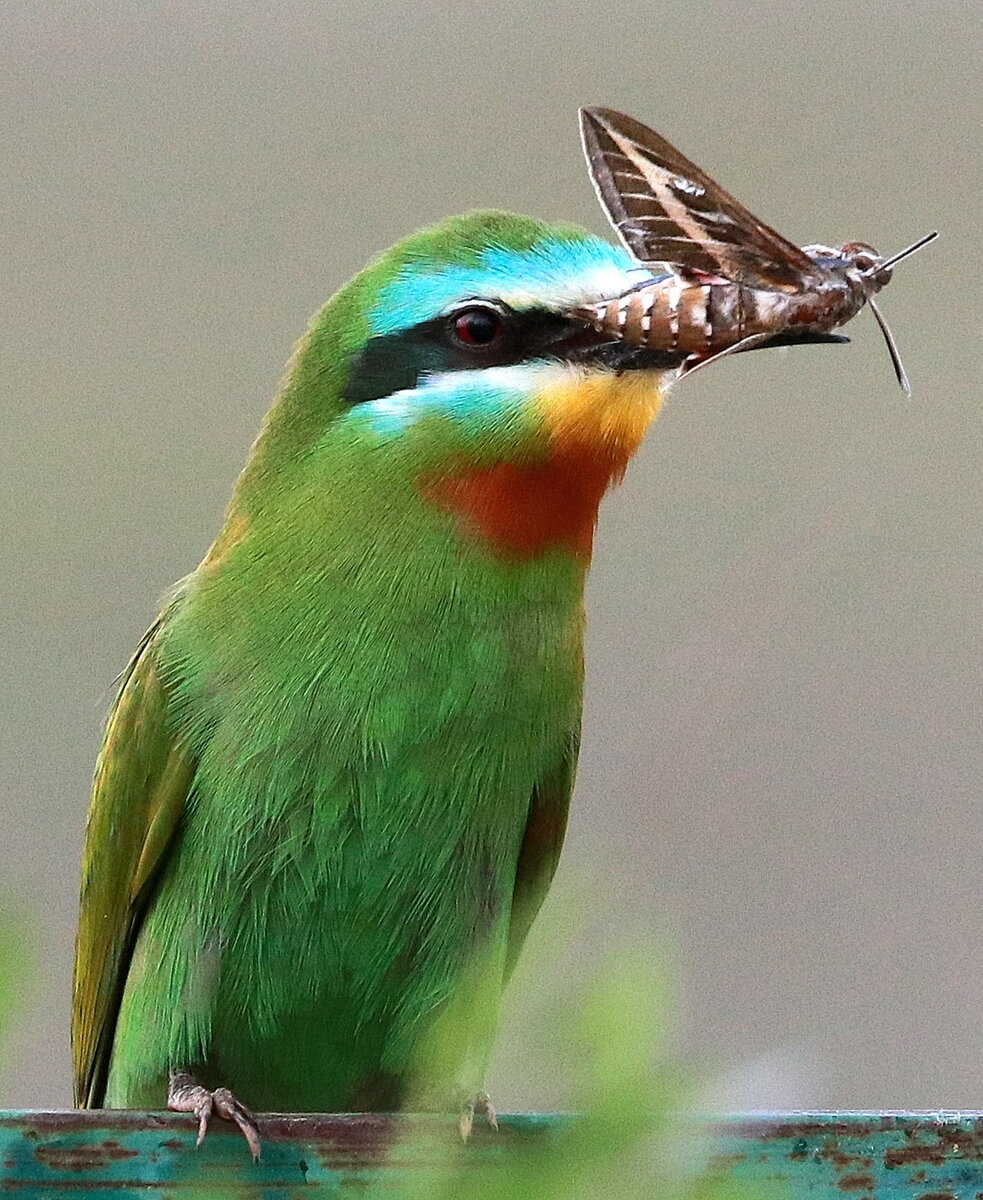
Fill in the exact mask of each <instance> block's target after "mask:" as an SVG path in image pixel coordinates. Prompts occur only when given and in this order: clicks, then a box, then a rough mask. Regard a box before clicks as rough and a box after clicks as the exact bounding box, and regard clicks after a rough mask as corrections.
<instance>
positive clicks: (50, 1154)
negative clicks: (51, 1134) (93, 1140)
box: [34, 1139, 137, 1172]
mask: <svg viewBox="0 0 983 1200" xmlns="http://www.w3.org/2000/svg"><path fill="white" fill-rule="evenodd" d="M136 1156H137V1151H136V1150H127V1149H125V1147H123V1146H121V1145H120V1144H119V1142H116V1141H113V1140H112V1139H107V1140H106V1141H104V1142H102V1143H100V1144H98V1145H85V1144H80V1143H76V1144H75V1145H71V1144H70V1145H67V1146H38V1148H37V1150H35V1152H34V1157H35V1158H36V1159H37V1161H38V1162H39V1163H40V1164H41V1165H42V1166H43V1167H47V1168H48V1170H49V1171H67V1172H75V1171H95V1170H98V1169H99V1168H101V1167H105V1166H107V1165H108V1164H109V1163H113V1162H120V1161H121V1160H122V1159H127V1158H136Z"/></svg>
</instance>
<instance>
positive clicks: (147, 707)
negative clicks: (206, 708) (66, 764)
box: [72, 620, 194, 1108]
mask: <svg viewBox="0 0 983 1200" xmlns="http://www.w3.org/2000/svg"><path fill="white" fill-rule="evenodd" d="M160 629H161V620H158V621H157V622H156V623H155V625H154V626H153V627H152V628H151V629H150V631H149V632H148V633H147V635H146V637H145V638H144V639H143V642H142V643H141V644H140V646H139V648H138V649H137V652H136V653H135V654H134V656H133V658H132V659H131V660H130V663H129V665H128V667H127V669H126V671H125V673H124V675H123V680H122V683H121V685H120V689H119V693H118V695H117V697H116V701H115V703H114V705H113V709H112V712H111V713H110V717H109V723H108V725H107V729H106V737H105V741H104V742H103V747H102V751H101V753H100V755H99V759H98V762H97V763H96V771H95V783H94V788H93V795H92V804H91V807H90V809H89V818H88V824H87V827H86V837H85V851H84V854H83V859H82V897H81V911H80V914H79V928H78V940H77V943H76V952H75V987H74V995H73V1006H72V1056H73V1060H74V1072H75V1103H76V1104H77V1105H78V1106H79V1107H80V1108H95V1107H98V1106H99V1105H100V1104H101V1103H102V1102H103V1096H104V1092H105V1085H106V1075H107V1072H108V1069H109V1059H110V1054H111V1052H112V1044H113V1035H114V1032H115V1027H116V1017H117V1014H118V1011H119V1004H120V998H121V996H122V992H123V985H124V983H125V982H126V973H127V969H128V967H129V961H130V956H131V954H132V952H133V944H134V941H135V939H136V936H137V934H138V933H139V930H140V924H141V922H142V920H143V915H144V912H145V911H146V906H147V902H148V900H149V898H150V894H151V891H152V887H153V884H154V882H155V880H156V877H157V875H158V872H159V870H160V868H161V865H162V864H163V862H164V860H165V858H166V855H167V851H168V849H169V847H170V845H171V843H172V841H173V839H174V834H175V831H176V830H177V828H178V825H179V823H180V820H181V816H182V813H183V811H184V803H185V799H186V797H187V794H188V788H189V787H190V785H191V779H192V776H193V775H194V763H193V762H192V761H191V759H190V757H189V755H188V754H187V752H186V751H185V749H184V747H183V746H182V745H181V744H180V742H178V741H176V740H175V738H174V736H173V734H172V733H171V730H170V728H169V725H168V719H167V696H166V692H165V689H164V687H163V684H162V683H161V680H160V676H159V673H158V664H157V643H158V639H159V635H160Z"/></svg>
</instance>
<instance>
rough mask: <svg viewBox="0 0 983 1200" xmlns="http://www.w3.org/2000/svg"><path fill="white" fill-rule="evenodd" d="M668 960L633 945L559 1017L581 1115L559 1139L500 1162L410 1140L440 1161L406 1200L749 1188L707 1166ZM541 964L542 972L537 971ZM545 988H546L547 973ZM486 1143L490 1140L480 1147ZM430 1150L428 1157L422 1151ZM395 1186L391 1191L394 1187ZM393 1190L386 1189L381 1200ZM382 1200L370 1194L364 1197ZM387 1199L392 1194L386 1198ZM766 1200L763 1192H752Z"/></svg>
mask: <svg viewBox="0 0 983 1200" xmlns="http://www.w3.org/2000/svg"><path fill="white" fill-rule="evenodd" d="M664 961H665V954H664V953H660V952H659V951H658V949H657V948H656V947H652V946H648V945H636V946H633V947H628V948H625V949H622V950H621V951H619V952H616V953H614V954H611V955H609V956H608V958H607V960H606V961H605V962H604V963H603V964H602V965H601V966H600V968H598V969H597V970H596V972H595V973H594V975H593V976H592V977H591V978H590V979H589V981H588V982H587V983H586V985H585V987H584V988H583V990H582V992H581V994H580V995H579V996H578V997H576V998H571V999H568V1000H566V1001H563V1002H561V1004H560V1007H559V1011H557V1012H555V1013H554V1017H555V1023H554V1031H555V1034H556V1038H557V1041H558V1042H564V1043H566V1048H567V1049H568V1050H572V1051H573V1058H572V1061H573V1062H574V1064H575V1068H574V1078H573V1080H572V1090H571V1100H572V1108H573V1111H574V1112H575V1113H576V1114H577V1115H576V1116H574V1117H572V1118H571V1119H569V1120H567V1121H563V1120H562V1119H558V1120H557V1122H556V1125H555V1128H554V1131H553V1132H552V1134H551V1135H550V1136H549V1137H547V1138H544V1139H543V1140H538V1139H533V1138H531V1139H530V1141H529V1143H528V1144H527V1145H521V1144H520V1145H516V1144H515V1143H512V1144H510V1145H509V1146H508V1148H507V1152H503V1153H502V1154H501V1155H499V1156H497V1157H496V1159H494V1160H493V1161H487V1159H486V1157H485V1156H482V1160H481V1161H480V1162H476V1160H475V1158H474V1157H473V1156H472V1157H470V1158H469V1154H468V1149H469V1148H468V1147H466V1146H459V1145H452V1144H449V1143H448V1141H447V1140H446V1139H444V1138H439V1139H438V1138H433V1137H431V1138H430V1139H429V1143H428V1144H427V1145H426V1146H425V1147H424V1146H422V1145H421V1144H420V1143H421V1140H423V1139H421V1137H420V1135H411V1136H410V1139H409V1140H408V1141H407V1142H404V1143H403V1145H402V1147H400V1149H399V1151H397V1153H402V1154H405V1153H406V1152H407V1151H409V1152H410V1155H411V1156H412V1157H413V1158H417V1157H418V1156H420V1157H425V1158H426V1159H427V1160H428V1161H429V1162H430V1163H439V1164H440V1168H441V1169H440V1171H439V1172H437V1173H434V1174H439V1175H440V1177H441V1178H440V1182H439V1183H435V1182H434V1174H431V1173H430V1172H428V1174H429V1175H430V1178H428V1179H427V1180H425V1181H422V1182H421V1183H420V1184H419V1186H418V1187H415V1188H412V1189H411V1190H408V1191H406V1192H405V1193H401V1195H405V1196H406V1197H407V1200H503V1198H505V1200H596V1198H597V1197H603V1200H649V1198H652V1197H658V1198H659V1200H736V1198H737V1197H738V1196H742V1197H746V1196H747V1190H746V1189H742V1188H739V1187H738V1186H737V1185H735V1184H734V1182H733V1181H732V1180H727V1179H724V1178H722V1177H721V1176H720V1175H718V1174H714V1173H713V1172H712V1171H711V1170H710V1168H709V1167H708V1165H707V1164H708V1162H709V1159H710V1156H711V1154H712V1149H711V1148H710V1147H709V1146H708V1145H707V1144H706V1139H705V1134H704V1133H703V1127H702V1126H701V1125H700V1123H699V1122H697V1121H696V1120H694V1119H693V1118H688V1117H687V1115H686V1114H687V1111H688V1110H689V1109H691V1107H692V1100H693V1096H694V1092H695V1089H696V1086H697V1080H695V1079H694V1078H693V1077H692V1076H691V1074H690V1073H689V1072H688V1071H687V1070H685V1069H684V1067H683V1066H682V1065H681V1064H679V1063H677V1062H676V1061H675V1060H674V1059H673V1056H672V1053H671V1050H670V1046H669V1030H670V1028H671V1016H672V1005H671V1002H670V989H669V988H668V986H667V977H666V971H665V969H664V967H663V965H662V964H663V963H664ZM539 965H540V966H542V965H543V964H542V963H540V964H539ZM544 978H549V974H548V973H547V974H546V975H545V976H544ZM487 1145H488V1142H487V1140H486V1141H485V1146H487ZM424 1151H425V1153H424ZM390 1186H391V1185H390ZM383 1191H387V1189H386V1187H385V1186H384V1185H380V1188H379V1191H378V1194H379V1195H381V1194H382V1192H383ZM368 1194H369V1195H370V1196H371V1195H375V1194H376V1192H375V1191H374V1190H371V1189H370V1191H369V1193H368ZM387 1194H391V1192H387ZM754 1194H755V1195H756V1196H760V1195H761V1194H762V1193H761V1189H756V1190H755V1193H754Z"/></svg>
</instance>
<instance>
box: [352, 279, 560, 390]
mask: <svg viewBox="0 0 983 1200" xmlns="http://www.w3.org/2000/svg"><path fill="white" fill-rule="evenodd" d="M480 303H481V302H480V301H477V300H476V301H474V302H471V303H470V304H469V303H467V302H465V303H462V304H461V305H459V306H458V307H457V308H456V309H455V310H454V311H453V312H451V313H450V314H448V315H446V316H442V317H437V318H435V319H433V320H431V321H423V322H421V323H420V324H419V325H413V326H411V327H410V328H409V329H403V330H400V332H399V333H390V334H385V335H384V336H381V337H374V338H370V339H369V341H368V342H366V344H365V345H364V346H363V347H362V349H361V350H360V351H359V353H358V354H357V355H355V357H354V359H353V360H352V364H351V368H350V370H349V373H348V379H347V381H346V383H345V386H344V388H343V390H342V398H343V399H344V400H346V401H347V402H348V403H349V404H364V403H366V402H367V401H370V400H380V399H382V397H383V396H391V395H392V393H393V392H400V391H404V390H406V389H408V388H413V387H416V385H417V383H418V382H419V380H420V377H421V376H422V375H426V374H430V373H434V372H444V371H473V370H475V369H476V368H481V367H492V366H495V367H501V366H511V365H513V364H515V363H520V362H524V361H525V360H526V359H530V358H537V357H543V356H546V355H548V354H549V353H550V349H551V347H552V346H554V344H555V343H557V342H558V341H561V340H562V339H563V337H564V336H566V335H569V334H572V333H574V332H575V331H577V330H578V329H580V328H581V326H580V325H579V324H578V323H577V322H574V321H570V320H568V319H567V318H565V317H562V316H560V315H558V314H556V313H550V312H546V311H545V310H543V309H533V310H530V311H529V312H524V313H517V312H512V311H509V310H500V309H498V307H497V306H496V307H495V308H494V309H493V311H501V314H502V334H501V336H500V337H497V338H495V339H493V340H492V341H490V342H489V343H488V344H486V345H481V344H475V345H466V344H464V343H463V342H461V340H460V339H459V338H458V337H456V336H455V334H454V321H455V318H456V317H457V316H458V315H460V313H462V312H463V311H465V310H467V309H468V308H473V307H477V306H478V305H480Z"/></svg>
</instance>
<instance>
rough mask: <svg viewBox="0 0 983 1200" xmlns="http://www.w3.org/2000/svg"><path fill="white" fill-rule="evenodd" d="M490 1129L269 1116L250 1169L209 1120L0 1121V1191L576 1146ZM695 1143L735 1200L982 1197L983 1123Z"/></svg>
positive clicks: (838, 1126)
mask: <svg viewBox="0 0 983 1200" xmlns="http://www.w3.org/2000/svg"><path fill="white" fill-rule="evenodd" d="M500 1123H501V1129H500V1132H499V1133H497V1134H495V1133H494V1132H492V1131H490V1130H487V1129H480V1128H479V1129H476V1131H475V1134H474V1136H473V1138H472V1141H471V1143H470V1144H469V1145H468V1146H467V1147H466V1148H464V1149H463V1150H462V1149H461V1148H460V1147H459V1146H458V1145H457V1144H456V1141H455V1139H456V1136H457V1135H456V1125H455V1122H453V1121H452V1120H444V1119H442V1118H439V1117H429V1116H399V1117H391V1116H385V1115H372V1114H368V1115H367V1114H355V1115H347V1116H345V1115H343V1116H336V1115H311V1116H295V1115H268V1116H264V1117H263V1118H262V1119H261V1124H262V1132H263V1158H262V1161H261V1162H259V1163H256V1164H254V1163H253V1162H252V1161H251V1160H250V1158H249V1155H248V1152H247V1150H246V1147H245V1145H244V1143H243V1141H242V1139H241V1137H240V1136H239V1135H238V1134H237V1133H236V1132H234V1131H233V1130H232V1129H231V1128H230V1127H227V1126H225V1125H224V1123H222V1122H216V1123H215V1125H214V1128H213V1129H212V1130H211V1131H210V1133H209V1135H208V1137H207V1138H206V1140H205V1144H204V1145H203V1146H202V1147H201V1149H200V1150H196V1149H195V1144H194V1143H195V1138H194V1128H193V1122H192V1120H191V1119H190V1118H189V1117H186V1116H183V1115H178V1114H175V1113H158V1112H114V1111H92V1112H75V1111H71V1110H65V1111H55V1112H11V1113H0V1193H10V1194H12V1195H18V1196H20V1197H25V1198H31V1197H38V1200H43V1198H46V1197H65V1196H76V1197H82V1196H85V1197H87V1198H88V1200H110V1198H112V1200H120V1198H121V1197H128V1196H134V1197H135V1196H141V1197H150V1198H152V1200H163V1198H164V1197H182V1196H192V1195H194V1196H196V1197H197V1196H202V1197H209V1196H216V1197H217V1196H222V1197H230V1196H242V1197H250V1198H254V1197H263V1198H264V1200H273V1198H275V1200H292V1198H293V1197H295V1196H296V1197H301V1196H308V1197H310V1196H311V1195H312V1193H316V1195H317V1196H318V1197H326V1198H333V1197H343V1196H347V1197H351V1196H353V1195H364V1194H365V1193H366V1192H367V1191H369V1190H370V1189H371V1190H372V1194H373V1195H374V1194H376V1189H378V1190H379V1191H380V1192H382V1193H383V1194H384V1195H385V1196H387V1197H391V1198H392V1200H399V1197H401V1196H403V1195H406V1194H408V1193H409V1192H410V1191H411V1190H412V1191H413V1194H414V1195H419V1194H421V1192H420V1189H421V1188H425V1187H426V1185H427V1184H428V1182H432V1184H433V1185H434V1187H435V1188H438V1189H439V1187H440V1185H441V1184H442V1183H446V1181H447V1178H448V1173H449V1171H450V1169H451V1155H452V1153H453V1156H454V1161H455V1163H456V1164H457V1166H459V1164H460V1154H462V1153H463V1154H466V1155H469V1156H471V1160H472V1161H473V1162H474V1163H476V1164H478V1163H481V1164H484V1165H488V1166H494V1165H495V1164H505V1163H507V1162H508V1161H509V1159H510V1157H511V1156H514V1155H516V1154H519V1153H521V1152H522V1148H531V1147H535V1146H548V1145H550V1144H553V1143H554V1142H555V1141H556V1140H557V1139H559V1138H561V1137H569V1136H573V1137H575V1136H576V1124H577V1121H576V1118H572V1117H569V1116H563V1115H557V1114H535V1113H532V1114H515V1115H511V1116H503V1117H502V1118H501V1119H500ZM695 1132H697V1133H699V1134H701V1136H703V1137H704V1138H705V1148H706V1153H705V1154H704V1156H703V1157H704V1160H705V1162H706V1165H707V1171H708V1173H709V1175H710V1177H711V1178H715V1179H717V1180H726V1181H728V1182H730V1183H732V1184H734V1185H736V1186H738V1187H739V1189H740V1192H741V1193H742V1194H745V1195H755V1194H760V1195H767V1196H771V1197H779V1196H783V1195H784V1196H787V1197H791V1198H795V1200H799V1198H800V1197H801V1198H804V1197H806V1195H807V1194H808V1195H809V1197H810V1198H811V1200H823V1198H824V1197H825V1198H828V1200H832V1198H833V1197H836V1198H837V1200H845V1198H847V1197H853V1198H855V1200H977V1198H978V1197H979V1196H980V1195H981V1193H983V1113H975V1112H972V1113H960V1112H946V1113H908V1112H897V1113H848V1112H832V1113H772V1114H754V1115H748V1116H735V1117H729V1118H725V1119H723V1120H721V1121H720V1122H717V1123H715V1124H713V1125H712V1126H707V1127H700V1128H698V1129H696V1130H695ZM318 1185H319V1186H318ZM423 1194H425V1192H424V1193H423ZM503 1200H507V1198H505V1197H503Z"/></svg>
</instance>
